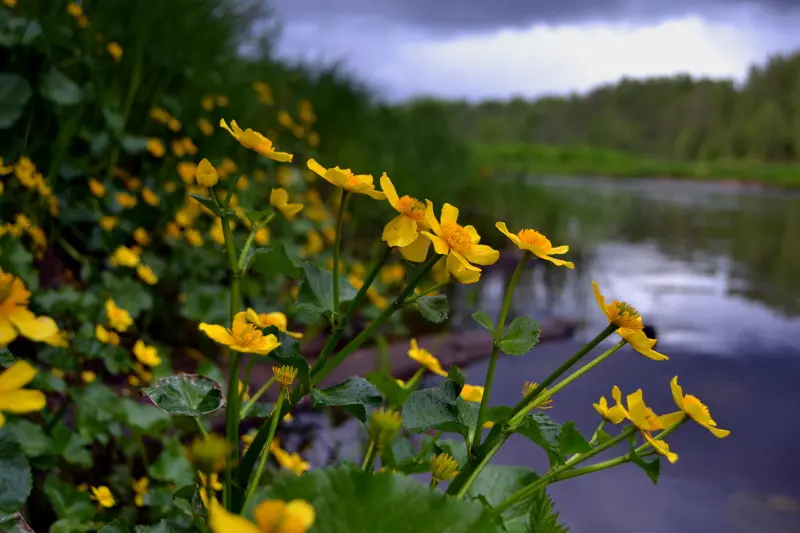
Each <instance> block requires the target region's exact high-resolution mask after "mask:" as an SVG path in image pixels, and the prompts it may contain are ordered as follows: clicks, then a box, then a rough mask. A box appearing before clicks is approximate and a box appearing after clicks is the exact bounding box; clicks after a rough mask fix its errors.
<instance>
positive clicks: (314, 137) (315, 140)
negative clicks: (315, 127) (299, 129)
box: [308, 131, 319, 147]
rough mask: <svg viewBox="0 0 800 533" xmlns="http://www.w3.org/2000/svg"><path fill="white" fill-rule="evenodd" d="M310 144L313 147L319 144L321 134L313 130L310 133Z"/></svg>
mask: <svg viewBox="0 0 800 533" xmlns="http://www.w3.org/2000/svg"><path fill="white" fill-rule="evenodd" d="M308 144H310V145H311V146H313V147H317V146H319V134H318V133H317V132H316V131H312V132H311V133H309V134H308Z"/></svg>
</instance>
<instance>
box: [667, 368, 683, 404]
mask: <svg viewBox="0 0 800 533" xmlns="http://www.w3.org/2000/svg"><path fill="white" fill-rule="evenodd" d="M669 388H670V389H671V390H672V399H673V400H675V405H677V406H678V409H680V410H681V411H684V410H685V408H684V406H683V389H682V388H681V386H680V385H678V376H675V377H674V378H672V380H671V381H670V382H669Z"/></svg>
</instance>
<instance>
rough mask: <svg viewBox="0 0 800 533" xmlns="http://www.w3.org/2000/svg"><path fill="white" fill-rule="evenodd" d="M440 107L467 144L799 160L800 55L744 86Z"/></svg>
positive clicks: (769, 66)
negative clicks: (557, 146) (574, 146)
mask: <svg viewBox="0 0 800 533" xmlns="http://www.w3.org/2000/svg"><path fill="white" fill-rule="evenodd" d="M410 105H411V107H417V106H420V107H424V108H427V109H431V108H435V107H439V109H438V110H437V111H439V114H441V113H442V112H444V115H446V116H447V117H448V118H449V119H450V121H451V124H452V126H453V127H454V128H455V130H456V131H457V132H459V133H461V134H463V135H465V136H466V140H467V141H471V142H478V143H481V144H501V143H520V142H522V143H537V144H559V145H589V146H598V147H605V148H613V149H617V150H624V151H628V152H634V153H637V154H642V155H649V156H654V157H663V158H671V159H673V158H674V159H684V160H749V161H754V162H755V161H762V162H789V161H797V160H798V159H800V51H798V52H795V53H793V54H790V55H782V56H775V57H772V58H770V59H769V60H768V61H767V62H766V64H765V65H763V66H758V65H754V66H752V67H751V68H750V71H749V73H748V76H747V79H746V80H745V82H744V83H743V84H741V85H740V86H737V84H736V83H734V81H733V80H709V79H693V78H692V77H690V76H687V75H681V76H673V77H659V78H651V79H644V80H633V79H623V80H621V81H620V82H618V83H614V84H610V85H605V86H602V87H599V88H597V89H595V90H593V91H591V92H589V93H588V94H582V95H577V94H573V95H570V96H566V97H546V98H540V99H535V100H526V99H522V98H512V99H510V100H506V101H486V102H482V103H480V104H470V103H467V102H458V101H449V102H448V101H432V100H424V101H422V100H420V101H416V102H414V103H412V104H410Z"/></svg>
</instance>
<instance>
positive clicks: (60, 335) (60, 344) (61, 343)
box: [42, 331, 69, 348]
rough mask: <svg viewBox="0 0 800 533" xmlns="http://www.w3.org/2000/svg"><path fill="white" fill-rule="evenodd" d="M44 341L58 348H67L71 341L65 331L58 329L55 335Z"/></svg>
mask: <svg viewBox="0 0 800 533" xmlns="http://www.w3.org/2000/svg"><path fill="white" fill-rule="evenodd" d="M42 342H44V343H45V344H49V345H50V346H55V347H56V348H66V347H67V346H69V341H68V340H67V334H66V333H64V332H63V331H58V332H56V333H54V334H53V335H51V336H49V337H47V338H46V339H43V340H42Z"/></svg>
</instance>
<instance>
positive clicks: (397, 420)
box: [368, 407, 403, 450]
mask: <svg viewBox="0 0 800 533" xmlns="http://www.w3.org/2000/svg"><path fill="white" fill-rule="evenodd" d="M402 426H403V417H402V415H401V414H400V412H399V411H397V410H396V409H392V408H386V407H379V408H377V409H375V410H374V411H372V413H370V415H369V425H368V431H369V437H370V439H371V440H372V442H373V444H375V447H376V448H378V450H382V449H383V447H384V446H386V445H387V444H391V442H392V441H393V440H394V438H395V437H396V436H397V432H398V431H400V428H401V427H402Z"/></svg>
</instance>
